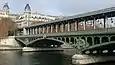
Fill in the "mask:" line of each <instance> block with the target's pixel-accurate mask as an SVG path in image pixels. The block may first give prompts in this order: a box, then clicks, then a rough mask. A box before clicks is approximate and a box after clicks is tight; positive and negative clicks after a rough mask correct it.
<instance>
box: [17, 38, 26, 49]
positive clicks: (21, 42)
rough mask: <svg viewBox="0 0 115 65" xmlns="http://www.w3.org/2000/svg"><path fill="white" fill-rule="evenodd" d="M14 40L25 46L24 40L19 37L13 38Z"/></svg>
mask: <svg viewBox="0 0 115 65" xmlns="http://www.w3.org/2000/svg"><path fill="white" fill-rule="evenodd" d="M15 40H16V41H17V42H18V44H19V45H20V46H21V47H26V45H25V42H24V41H22V40H21V39H18V38H15Z"/></svg>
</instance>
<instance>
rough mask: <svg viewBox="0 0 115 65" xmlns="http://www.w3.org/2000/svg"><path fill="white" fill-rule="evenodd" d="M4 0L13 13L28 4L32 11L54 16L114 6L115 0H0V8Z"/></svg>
mask: <svg viewBox="0 0 115 65" xmlns="http://www.w3.org/2000/svg"><path fill="white" fill-rule="evenodd" d="M6 2H8V4H9V6H10V9H11V12H13V13H23V11H24V6H25V4H30V6H31V9H32V12H38V13H42V14H48V15H56V16H60V15H61V16H72V15H77V14H80V13H85V12H90V11H93V10H99V9H104V8H109V7H115V0H0V8H1V9H2V6H3V5H4V3H6Z"/></svg>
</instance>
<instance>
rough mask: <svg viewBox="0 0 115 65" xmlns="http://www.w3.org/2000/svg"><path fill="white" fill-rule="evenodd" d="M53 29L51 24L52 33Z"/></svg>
mask: <svg viewBox="0 0 115 65" xmlns="http://www.w3.org/2000/svg"><path fill="white" fill-rule="evenodd" d="M52 31H53V26H52V25H51V33H52Z"/></svg>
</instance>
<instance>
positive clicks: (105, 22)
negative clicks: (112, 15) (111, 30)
mask: <svg viewBox="0 0 115 65" xmlns="http://www.w3.org/2000/svg"><path fill="white" fill-rule="evenodd" d="M108 25H109V23H108V17H107V16H106V17H105V19H104V28H108Z"/></svg>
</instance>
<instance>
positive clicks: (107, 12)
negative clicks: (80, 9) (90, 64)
mask: <svg viewBox="0 0 115 65" xmlns="http://www.w3.org/2000/svg"><path fill="white" fill-rule="evenodd" d="M16 33H17V34H16V36H15V39H16V40H17V41H19V42H20V44H21V45H22V46H23V47H25V46H26V47H48V48H49V47H53V46H54V47H59V46H60V45H62V44H70V45H71V46H72V47H74V48H75V49H77V50H78V53H81V54H111V53H115V7H111V8H106V9H101V10H97V11H92V12H87V13H83V14H78V15H74V16H68V17H65V18H63V19H60V20H56V21H51V22H46V23H40V24H36V25H31V26H26V27H23V28H19V29H18V31H17V32H16Z"/></svg>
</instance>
